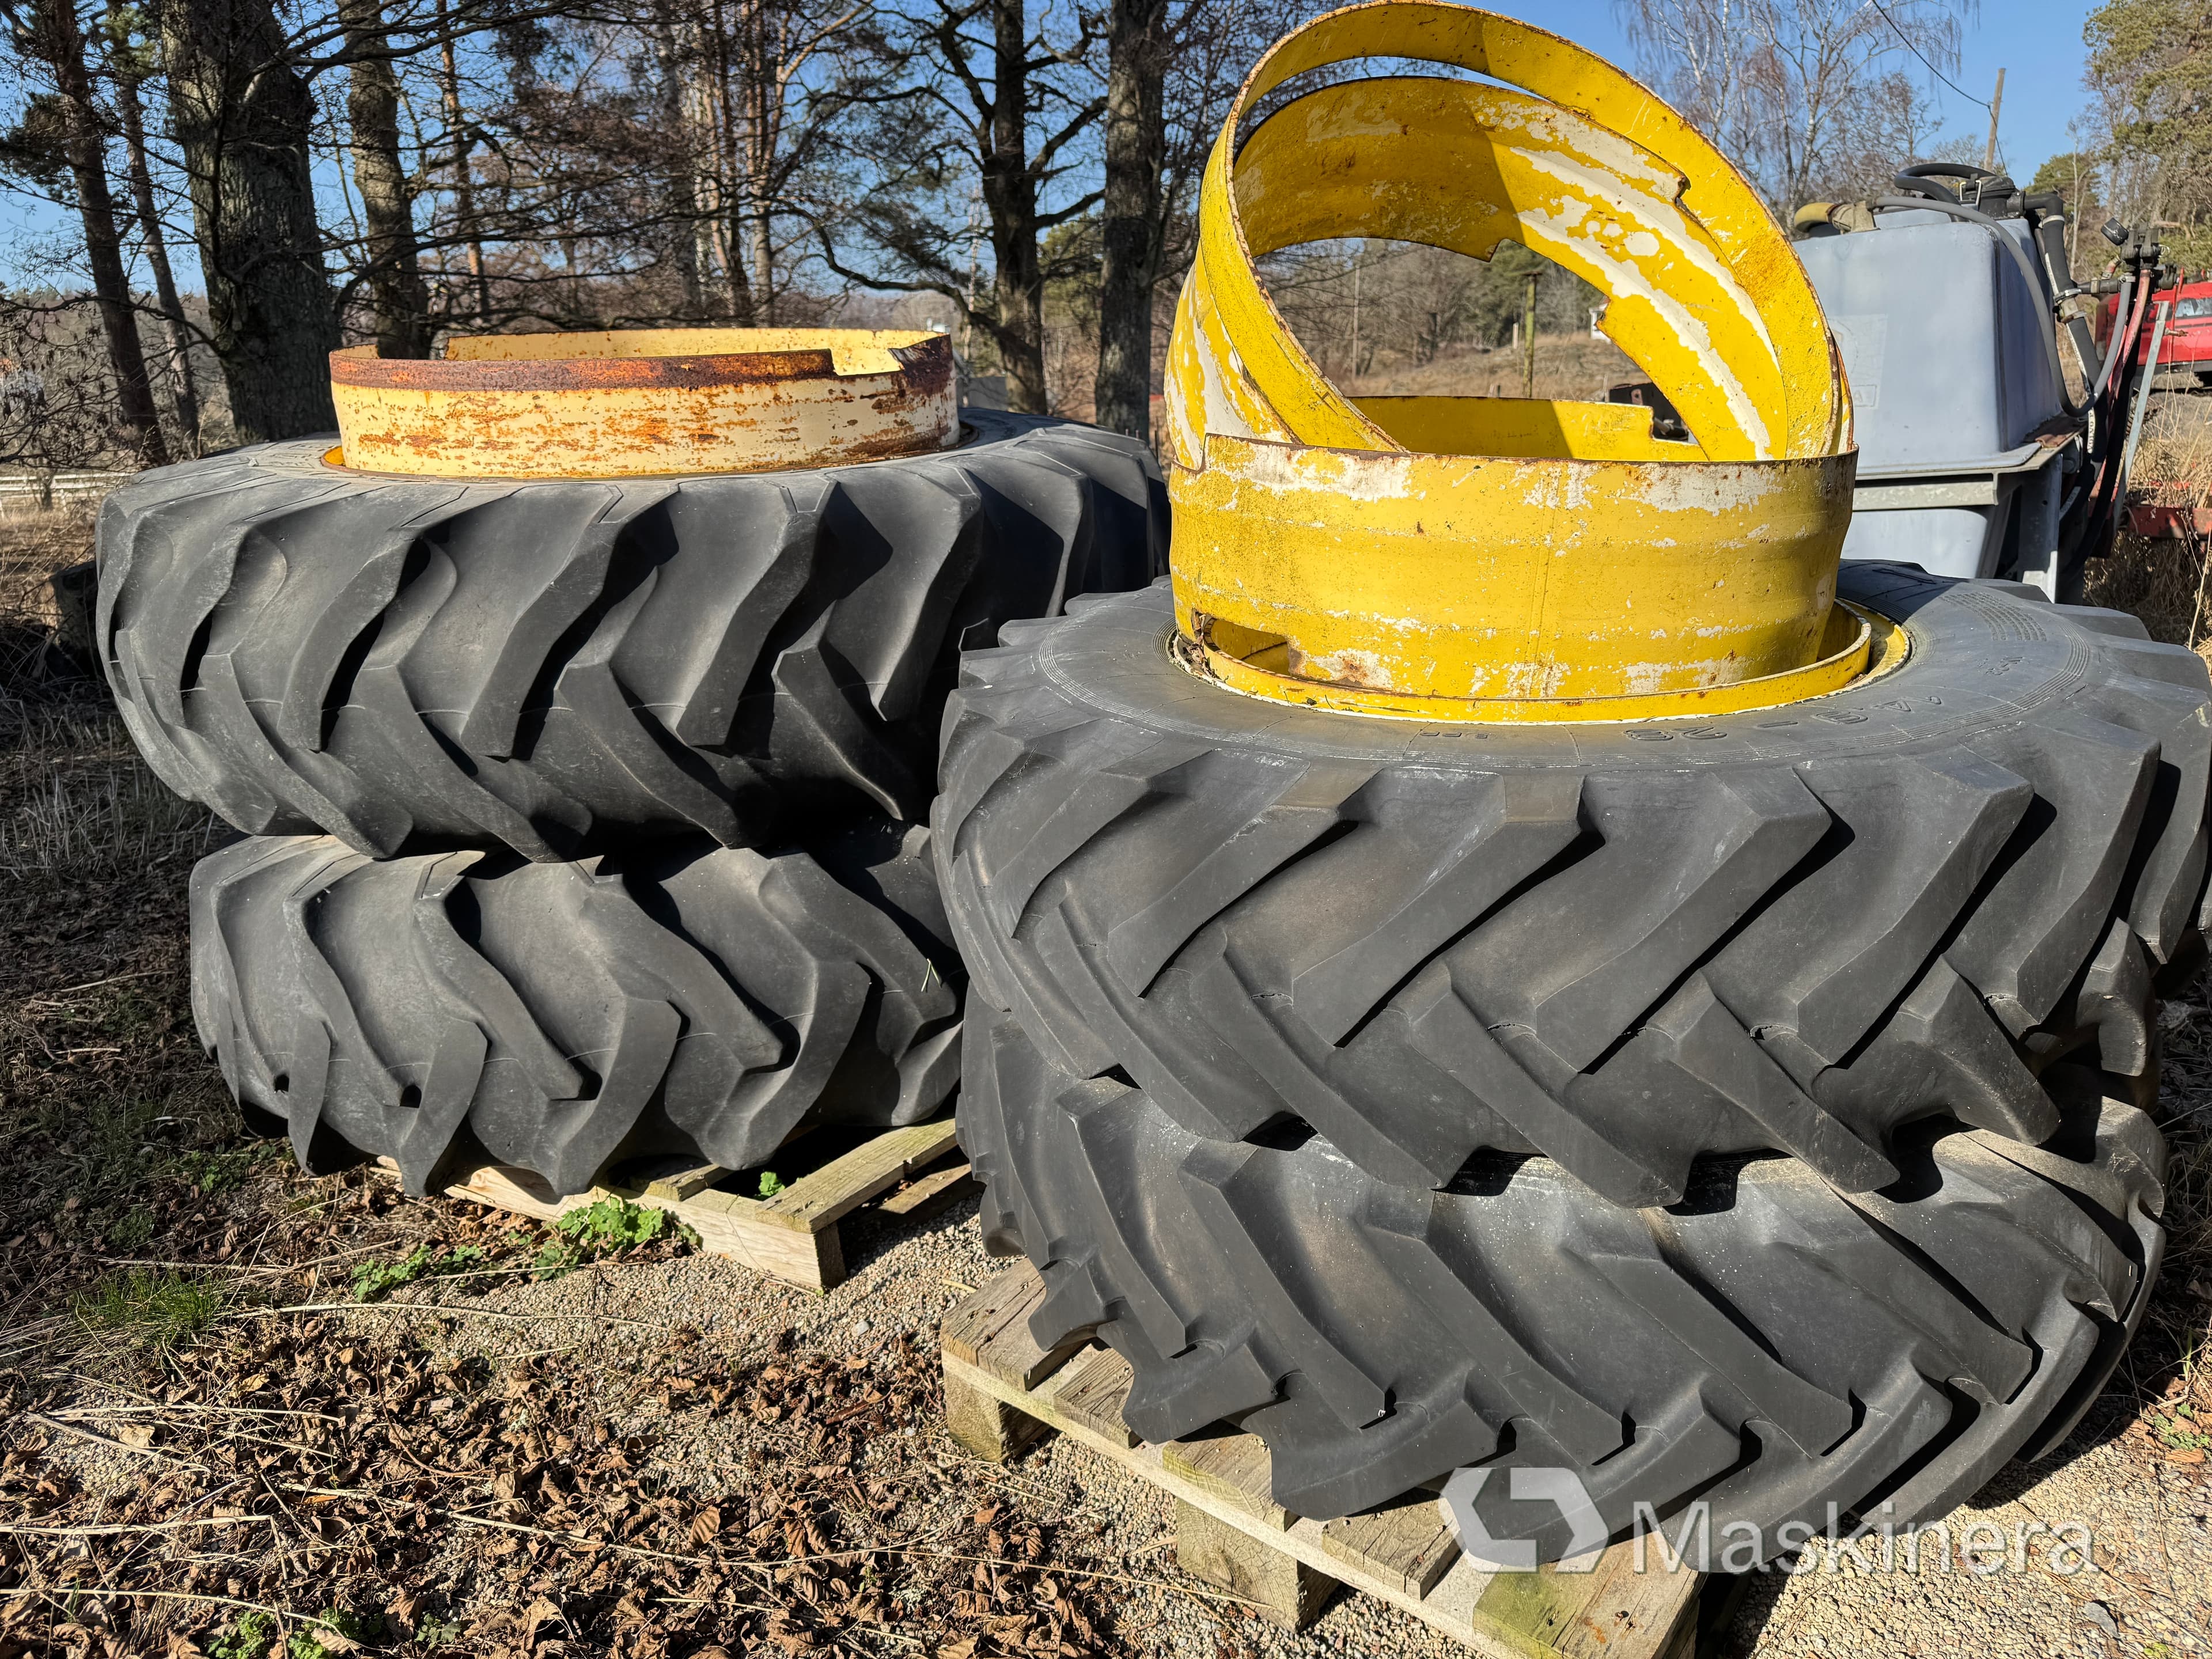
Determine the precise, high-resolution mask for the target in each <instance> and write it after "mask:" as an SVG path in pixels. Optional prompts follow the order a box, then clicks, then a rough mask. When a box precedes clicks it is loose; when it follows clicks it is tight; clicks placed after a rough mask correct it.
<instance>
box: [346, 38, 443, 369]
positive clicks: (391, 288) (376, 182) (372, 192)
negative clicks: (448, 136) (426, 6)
mask: <svg viewBox="0 0 2212 1659" xmlns="http://www.w3.org/2000/svg"><path fill="white" fill-rule="evenodd" d="M338 16H339V21H340V22H341V23H342V24H343V27H344V28H345V38H346V49H347V51H349V52H353V53H356V54H359V55H358V56H356V58H355V60H354V62H353V64H352V65H351V67H350V69H349V71H348V74H347V87H346V118H347V121H348V123H349V125H351V126H352V128H353V179H354V183H355V184H356V185H358V186H359V187H360V189H361V205H362V220H363V223H364V227H365V228H366V229H367V231H368V291H369V295H370V299H371V302H372V303H373V304H374V307H375V311H376V352H377V356H380V357H427V356H429V355H430V296H429V295H428V293H427V292H426V291H425V290H424V289H423V286H422V270H421V267H420V264H419V262H418V258H417V254H416V242H415V193H414V191H412V190H410V188H409V187H408V184H407V168H406V167H405V165H404V163H403V162H402V161H400V159H399V77H398V75H396V74H395V73H393V71H392V59H391V58H389V57H388V56H386V53H388V52H389V51H390V49H391V47H390V42H389V41H388V40H387V39H386V34H385V22H384V8H383V7H382V5H381V4H380V3H379V0H341V3H340V5H339V9H338Z"/></svg>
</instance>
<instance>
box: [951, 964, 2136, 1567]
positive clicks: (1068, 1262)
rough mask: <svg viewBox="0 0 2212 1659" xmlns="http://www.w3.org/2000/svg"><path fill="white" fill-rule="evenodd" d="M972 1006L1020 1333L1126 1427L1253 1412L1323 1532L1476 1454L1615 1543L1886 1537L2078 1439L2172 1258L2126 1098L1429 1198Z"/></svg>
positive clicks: (1539, 1169) (972, 1119)
mask: <svg viewBox="0 0 2212 1659" xmlns="http://www.w3.org/2000/svg"><path fill="white" fill-rule="evenodd" d="M975 1018H976V1022H977V1023H976V1024H974V1025H973V1026H971V1029H970V1031H969V1039H968V1057H967V1063H966V1079H965V1082H964V1084H963V1088H962V1091H961V1097H960V1107H959V1118H960V1138H961V1144H962V1146H963V1148H964V1149H965V1150H966V1152H967V1153H968V1155H969V1158H971V1159H972V1160H973V1161H974V1164H975V1170H976V1172H977V1173H978V1174H979V1175H980V1176H982V1177H983V1178H984V1180H985V1181H986V1182H987V1194H986V1195H985V1198H984V1200H983V1206H982V1216H981V1219H982V1225H983V1227H984V1229H985V1234H986V1240H987V1243H988V1244H989V1245H990V1246H991V1248H992V1249H994V1251H996V1252H997V1253H1000V1254H1015V1253H1019V1252H1023V1251H1026V1253H1027V1254H1028V1255H1029V1257H1030V1260H1031V1261H1033V1262H1035V1263H1036V1266H1037V1267H1039V1268H1040V1269H1041V1270H1042V1273H1043V1274H1044V1278H1045V1282H1046V1285H1047V1287H1048V1295H1047V1297H1046V1299H1045V1301H1044V1302H1043V1304H1042V1305H1041V1307H1040V1308H1039V1310H1038V1311H1037V1312H1036V1315H1035V1316H1034V1317H1033V1319H1032V1321H1031V1328H1032V1330H1033V1332H1034V1334H1036V1338H1037V1340H1039V1341H1040V1342H1042V1343H1043V1344H1044V1346H1046V1347H1047V1348H1048V1349H1049V1348H1051V1347H1053V1346H1056V1345H1057V1344H1058V1343H1060V1342H1061V1341H1062V1340H1066V1339H1067V1338H1069V1337H1070V1336H1072V1335H1074V1334H1079V1333H1082V1332H1085V1331H1087V1330H1091V1329H1093V1328H1095V1329H1096V1330H1097V1334H1100V1335H1101V1336H1103V1338H1104V1339H1105V1340H1107V1341H1108V1342H1109V1344H1111V1345H1112V1346H1114V1347H1115V1349H1117V1350H1118V1351H1119V1352H1121V1354H1122V1355H1123V1356H1125V1357H1126V1358H1127V1359H1128V1361H1129V1363H1130V1364H1131V1366H1132V1368H1133V1370H1134V1373H1135V1381H1134V1386H1133V1389H1132V1391H1131V1393H1130V1395H1129V1398H1128V1403H1127V1407H1125V1409H1124V1412H1123V1415H1124V1416H1125V1417H1126V1418H1127V1420H1128V1423H1129V1425H1130V1426H1131V1427H1132V1428H1133V1429H1134V1430H1136V1431H1137V1432H1138V1433H1139V1434H1141V1435H1143V1436H1144V1437H1146V1439H1148V1440H1156V1441H1157V1440H1166V1439H1170V1438H1172V1437H1180V1436H1184V1435H1188V1434H1191V1433H1194V1432H1197V1431H1203V1430H1204V1429H1206V1426H1207V1425H1211V1424H1212V1423H1214V1422H1216V1421H1217V1420H1219V1419H1227V1420H1229V1421H1231V1422H1232V1423H1236V1424H1238V1425H1241V1426H1242V1427H1243V1428H1244V1429H1245V1430H1247V1431H1251V1432H1254V1433H1256V1434H1259V1435H1261V1437H1263V1438H1265V1439H1266V1441H1267V1444H1268V1449H1269V1450H1270V1452H1271V1454H1272V1462H1273V1482H1274V1496H1275V1498H1276V1501H1277V1502H1279V1503H1280V1504H1283V1505H1284V1506H1285V1508H1286V1509H1289V1510H1292V1511H1293V1512H1295V1513H1297V1514H1300V1515H1307V1516H1315V1517H1316V1518H1322V1519H1327V1518H1330V1517H1333V1516H1339V1515H1343V1514H1346V1513H1351V1512H1353V1511H1356V1510H1360V1509H1363V1508H1365V1507H1367V1506H1369V1505H1370V1504H1378V1503H1383V1502H1386V1501H1389V1499H1392V1498H1396V1497H1397V1496H1399V1495H1400V1494H1401V1493H1404V1492H1408V1491H1410V1490H1413V1488H1415V1487H1418V1486H1421V1485H1423V1484H1425V1483H1431V1482H1434V1481H1437V1480H1441V1479H1443V1478H1444V1477H1446V1476H1448V1475H1449V1474H1450V1473H1451V1472H1452V1471H1454V1470H1455V1469H1457V1468H1464V1467H1468V1466H1470V1465H1477V1464H1488V1465H1490V1466H1492V1467H1494V1468H1511V1467H1516V1466H1518V1467H1530V1468H1567V1469H1571V1470H1573V1471H1574V1472H1575V1473H1576V1474H1577V1476H1578V1477H1579V1478H1580V1479H1581V1480H1582V1481H1583V1484H1584V1486H1585V1487H1586V1488H1587V1490H1588V1492H1589V1496H1590V1498H1591V1499H1592V1500H1593V1502H1594V1503H1595V1505H1596V1508H1597V1510H1598V1513H1599V1514H1600V1516H1601V1517H1602V1518H1603V1520H1604V1522H1605V1524H1606V1525H1607V1528H1610V1529H1611V1532H1612V1534H1613V1536H1614V1537H1615V1538H1616V1539H1618V1538H1620V1536H1621V1535H1622V1534H1623V1532H1624V1530H1625V1529H1626V1528H1630V1527H1631V1526H1632V1524H1633V1522H1634V1521H1635V1519H1636V1514H1635V1509H1634V1505H1635V1504H1638V1503H1644V1504H1650V1505H1651V1507H1652V1510H1654V1511H1655V1512H1656V1514H1658V1515H1659V1516H1669V1515H1672V1514H1675V1513H1677V1512H1679V1511H1680V1509H1681V1506H1682V1505H1683V1504H1686V1502H1688V1501H1690V1500H1692V1499H1695V1498H1704V1499H1706V1500H1708V1501H1709V1502H1710V1503H1711V1533H1710V1541H1711V1547H1712V1550H1713V1552H1714V1553H1715V1556H1716V1557H1717V1556H1718V1553H1719V1552H1720V1551H1721V1550H1722V1549H1723V1548H1724V1547H1726V1546H1727V1545H1728V1544H1729V1543H1730V1542H1732V1541H1733V1540H1732V1539H1730V1538H1729V1536H1727V1535H1725V1534H1724V1528H1727V1527H1728V1526H1729V1524H1730V1523H1733V1522H1749V1523H1751V1524H1753V1525H1755V1526H1757V1527H1758V1528H1760V1532H1759V1537H1760V1539H1761V1540H1762V1541H1763V1545H1762V1548H1761V1559H1766V1558H1770V1557H1771V1556H1772V1555H1774V1554H1777V1553H1782V1552H1783V1551H1784V1550H1786V1549H1787V1548H1788V1547H1790V1546H1791V1545H1793V1544H1794V1543H1795V1542H1798V1541H1802V1534H1800V1535H1799V1537H1798V1538H1797V1539H1796V1540H1792V1539H1790V1538H1788V1537H1787V1536H1785V1535H1784V1534H1782V1532H1781V1528H1783V1527H1784V1526H1785V1525H1786V1524H1789V1523H1792V1522H1796V1523H1800V1524H1805V1525H1809V1526H1810V1527H1812V1528H1821V1527H1824V1526H1825V1525H1826V1523H1827V1522H1829V1521H1830V1519H1831V1518H1832V1517H1831V1514H1830V1511H1829V1509H1828V1505H1829V1504H1835V1505H1836V1506H1837V1508H1838V1510H1841V1511H1843V1512H1844V1516H1845V1517H1846V1524H1848V1517H1850V1516H1853V1515H1857V1516H1866V1517H1868V1518H1869V1519H1870V1520H1873V1521H1875V1522H1881V1521H1884V1520H1887V1521H1888V1522H1893V1523H1894V1524H1895V1525H1896V1526H1898V1527H1899V1528H1903V1527H1905V1526H1908V1525H1910V1524H1911V1523H1912V1522H1917V1521H1921V1520H1925V1519H1929V1518H1932V1517H1935V1516H1940V1515H1942V1514H1945V1513H1947V1512H1948V1510H1951V1509H1952V1508H1953V1507H1954V1506H1955V1505H1956V1504H1959V1503H1960V1502H1961V1501H1962V1500H1964V1499H1965V1498H1968V1497H1970V1496H1972V1493H1973V1492H1976V1491H1977V1490H1978V1489H1979V1488H1980V1486H1982V1485H1983V1484H1984V1482H1985V1481H1986V1480H1988V1479H1989V1478H1990V1475H1991V1474H1994V1473H1995V1472H1996V1470H1997V1469H1998V1468H2000V1467H2002V1465H2003V1464H2004V1463H2005V1462H2008V1461H2009V1460H2010V1459H2012V1458H2013V1457H2015V1456H2028V1457H2034V1456H2040V1455H2043V1454H2044V1453H2045V1451H2047V1450H2049V1449H2052V1448H2054V1447H2056V1446H2057V1444H2058V1443H2059V1442H2060V1441H2062V1440H2063V1439H2064V1438H2065V1437H2066V1436H2067V1435H2068V1434H2069V1432H2070V1431H2071V1430H2072V1428H2073V1425H2075V1422H2076V1421H2077V1420H2078V1419H2079V1418H2080V1416H2081V1413H2082V1412H2083V1411H2084V1410H2086V1409H2087V1407H2088V1405H2089V1404H2090V1403H2091V1402H2092V1401H2093V1400H2094V1399H2095V1397H2096V1395H2098V1393H2099V1392H2100V1389H2102V1386H2103V1383H2104V1381H2105V1378H2106V1376H2107V1375H2108V1374H2109V1373H2110V1371H2111V1370H2112V1366H2113V1364H2114V1363H2115V1362H2116V1361H2117V1360H2118V1358H2119V1355H2120V1353H2121V1352H2122V1350H2123V1349H2124V1347H2125V1346H2126V1344H2127V1341H2128V1340H2129V1338H2130V1336H2131V1335H2132V1334H2133V1331H2134V1328H2135V1326H2136V1322H2138V1321H2139V1320H2140V1319H2141V1317H2142V1311H2143V1309H2144V1307H2145V1305H2146V1304H2147V1302H2148V1286H2149V1285H2150V1284H2151V1282H2152V1280H2153V1279H2154V1278H2155V1277H2156V1274H2157V1271H2158V1267H2159V1261H2160V1255H2161V1254H2162V1253H2163V1250H2164V1243H2165V1232H2164V1230H2163V1229H2162V1228H2161V1227H2160V1225H2159V1224H2158V1223H2157V1221H2156V1220H2155V1219H2154V1218H2155V1217H2156V1216H2157V1214H2158V1213H2159V1212H2160V1209H2161V1207H2162V1204H2163V1199H2164V1192H2163V1181H2164V1173H2165V1164H2166V1143H2165V1140H2164V1138H2163V1137H2162V1136H2161V1135H2160V1133H2159V1132H2158V1130H2157V1128H2156V1127H2154V1125H2153V1124H2152V1122H2151V1121H2150V1120H2149V1118H2148V1117H2147V1116H2146V1115H2144V1114H2143V1113H2142V1112H2141V1111H2139V1110H2138V1109H2136V1108H2135V1107H2133V1106H2131V1105H2130V1104H2128V1103H2124V1102H2121V1101H2112V1100H2103V1101H2100V1100H2099V1099H2098V1098H2097V1097H2094V1096H2088V1097H2082V1098H2079V1099H2069V1101H2068V1103H2067V1109H2066V1111H2065V1112H2064V1114H2063V1119H2062V1122H2061V1125H2060V1127H2059V1129H2058V1131H2057V1133H2056V1134H2055V1135H2054V1136H2052V1137H2051V1139H2049V1140H2048V1141H2046V1142H2045V1144H2044V1145H2043V1146H2039V1147H2037V1146H2024V1145H2022V1144H2021V1143H2020V1142H2017V1141H2015V1140H2012V1139H2008V1138H2007V1137H2005V1136H2002V1135H1997V1134H1991V1133H1988V1132H1986V1131H1981V1130H1969V1129H1967V1128H1966V1127H1964V1126H1962V1125H1960V1124H1959V1123H1957V1122H1956V1121H1950V1120H1938V1119H1924V1120H1921V1121H1917V1122H1916V1123H1914V1124H1913V1125H1912V1126H1911V1127H1910V1128H1909V1129H1907V1130H1906V1131H1905V1132H1904V1133H1901V1134H1900V1135H1899V1136H1898V1137H1897V1139H1896V1141H1895V1143H1894V1144H1893V1151H1892V1157H1893V1158H1894V1160H1895V1162H1896V1164H1898V1166H1899V1171H1900V1174H1899V1178H1898V1179H1897V1180H1896V1181H1895V1182H1893V1183H1891V1184H1890V1185H1889V1186H1887V1187H1886V1188H1883V1189H1882V1190H1881V1191H1880V1192H1878V1193H1869V1194H1855V1195H1854V1194H1839V1193H1838V1192H1837V1191H1836V1190H1835V1189H1834V1188H1832V1187H1831V1186H1830V1185H1829V1184H1828V1183H1826V1182H1823V1181H1822V1180H1820V1178H1819V1176H1816V1175H1814V1173H1813V1172H1812V1171H1811V1170H1808V1168H1806V1166H1805V1165H1804V1164H1802V1163H1801V1162H1799V1161H1798V1160H1796V1159H1795V1158H1783V1157H1775V1156H1771V1155H1763V1156H1756V1157H1751V1158H1745V1157H1741V1156H1736V1157H1717V1158H1704V1159H1700V1160H1699V1163H1698V1164H1697V1167H1696V1170H1695V1172H1694V1175H1693V1178H1692V1182H1691V1183H1690V1191H1689V1193H1688V1194H1686V1197H1685V1199H1684V1200H1682V1201H1681V1202H1680V1203H1679V1204H1676V1205H1674V1206H1671V1207H1668V1208H1664V1209H1659V1208H1653V1209H1644V1210H1632V1209H1627V1208H1624V1207H1621V1206H1616V1205H1613V1204H1610V1203H1608V1202H1607V1201H1606V1200H1602V1199H1600V1198H1598V1197H1596V1196H1595V1195H1594V1194H1591V1193H1590V1192H1589V1189H1588V1188H1586V1187H1584V1186H1583V1184H1582V1183H1581V1182H1577V1181H1576V1180H1574V1179H1573V1178H1572V1177H1571V1176H1567V1175H1566V1174H1565V1172H1564V1171H1562V1170H1560V1169H1559V1166H1558V1165H1557V1164H1553V1163H1552V1162H1551V1161H1550V1160H1548V1159H1545V1158H1516V1157H1498V1158H1489V1159H1486V1160H1482V1161H1480V1162H1479V1163H1477V1164H1471V1165H1470V1166H1469V1167H1468V1169H1467V1170H1463V1171H1462V1173H1461V1175H1460V1176H1459V1177H1458V1178H1457V1179H1455V1181H1454V1182H1452V1183H1451V1184H1450V1185H1449V1187H1447V1188H1445V1189H1443V1191H1441V1192H1431V1191H1426V1190H1423V1189H1419V1188H1405V1187H1394V1186H1391V1185H1389V1184H1388V1183H1386V1182H1379V1181H1376V1179H1374V1178H1373V1177H1372V1176H1369V1175H1367V1174H1365V1173H1364V1172H1363V1171H1361V1170H1358V1168H1356V1167H1355V1166H1354V1165H1353V1164H1351V1163H1350V1162H1348V1161H1347V1160H1346V1159H1345V1158H1343V1157H1341V1156H1340V1154H1338V1153H1337V1152H1336V1151H1335V1149H1334V1148H1333V1147H1331V1146H1329V1145H1328V1142H1327V1141H1326V1140H1323V1139H1320V1138H1318V1137H1316V1138H1313V1139H1304V1141H1303V1142H1301V1141H1300V1139H1299V1138H1298V1136H1297V1135H1296V1134H1290V1135H1278V1136H1274V1137H1271V1138H1270V1139H1271V1140H1272V1143H1273V1144H1267V1145H1261V1144H1255V1143H1253V1142H1250V1141H1242V1142H1240V1141H1233V1140H1209V1139H1202V1138H1200V1137H1199V1136H1195V1135H1193V1134H1192V1133H1189V1131H1188V1130H1187V1129H1185V1128H1184V1127H1182V1125H1181V1124H1179V1123H1177V1122H1176V1121H1175V1118H1174V1117H1173V1116H1172V1115H1170V1113H1168V1112H1167V1111H1165V1110H1163V1109H1162V1108H1161V1106H1160V1104H1159V1103H1158V1102H1156V1101H1155V1100H1154V1099H1152V1097H1150V1096H1148V1095H1147V1094H1146V1093H1145V1092H1144V1091H1140V1090H1137V1089H1133V1088H1131V1087H1129V1086H1128V1085H1127V1084H1126V1083H1124V1082H1121V1081H1118V1080H1116V1079H1113V1078H1092V1079H1080V1080H1079V1079H1073V1078H1070V1077H1068V1076H1066V1074H1064V1073H1058V1072H1055V1071H1054V1069H1053V1068H1052V1067H1051V1066H1049V1065H1048V1063H1047V1062H1046V1061H1045V1060H1044V1059H1043V1057H1042V1055H1041V1054H1039V1053H1038V1051H1037V1050H1036V1047H1035V1046H1034V1045H1033V1044H1031V1043H1030V1041H1029V1040H1028V1038H1027V1036H1025V1035H1024V1033H1023V1031H1022V1030H1021V1028H1020V1027H1019V1025H1018V1024H1017V1023H1016V1022H1015V1021H1013V1020H1012V1019H1011V1018H1006V1017H1005V1016H1002V1015H994V1014H990V1013H988V1012H984V1011H982V1010H981V1009H980V1007H979V1008H978V1010H977V1012H976V1016H975ZM1508 1489H1509V1482H1507V1481H1504V1480H1494V1479H1493V1480H1490V1481H1488V1482H1487V1483H1486V1486H1485V1489H1484V1491H1483V1492H1482V1495H1481V1498H1480V1502H1479V1504H1477V1512H1478V1513H1479V1514H1480V1515H1481V1516H1482V1517H1483V1519H1484V1521H1485V1522H1486V1525H1487V1527H1488V1528H1489V1531H1490V1532H1491V1534H1492V1536H1493V1537H1496V1538H1499V1539H1522V1538H1533V1539H1534V1541H1536V1543H1537V1546H1538V1551H1539V1559H1545V1560H1550V1559H1559V1556H1560V1555H1561V1554H1562V1553H1565V1549H1566V1547H1567V1546H1568V1543H1569V1538H1568V1535H1567V1531H1566V1524H1565V1521H1564V1520H1563V1518H1562V1516H1561V1515H1560V1513H1559V1511H1558V1510H1556V1509H1554V1508H1553V1507H1551V1506H1550V1505H1549V1504H1541V1503H1534V1502H1527V1503H1520V1504H1516V1503H1513V1502H1511V1501H1510V1499H1509V1498H1508ZM1885 1504H1887V1506H1888V1507H1887V1509H1885V1508H1884V1507H1883V1506H1884V1505H1885ZM1699 1565H1705V1566H1713V1565H1723V1563H1722V1562H1721V1561H1719V1560H1717V1559H1713V1560H1702V1561H1700V1562H1699ZM1724 1565H1730V1566H1737V1567H1740V1566H1742V1565H1748V1563H1747V1561H1744V1560H1742V1559H1733V1560H1729V1561H1728V1562H1726V1563H1725V1564H1724Z"/></svg>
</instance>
